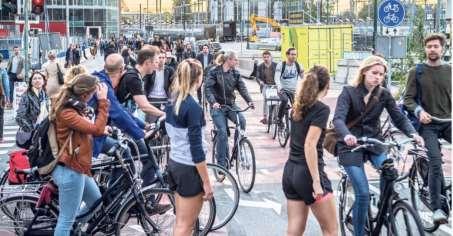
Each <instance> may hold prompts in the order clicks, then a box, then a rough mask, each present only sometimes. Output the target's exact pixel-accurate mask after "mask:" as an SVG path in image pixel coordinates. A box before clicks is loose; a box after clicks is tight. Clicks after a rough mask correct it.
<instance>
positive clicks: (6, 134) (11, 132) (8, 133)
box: [3, 130, 17, 136]
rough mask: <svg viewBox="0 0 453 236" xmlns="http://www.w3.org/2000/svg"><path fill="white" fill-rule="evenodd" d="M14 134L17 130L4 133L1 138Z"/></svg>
mask: <svg viewBox="0 0 453 236" xmlns="http://www.w3.org/2000/svg"><path fill="white" fill-rule="evenodd" d="M16 133H17V130H11V131H4V132H3V136H8V135H16Z"/></svg>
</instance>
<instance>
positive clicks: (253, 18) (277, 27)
mask: <svg viewBox="0 0 453 236" xmlns="http://www.w3.org/2000/svg"><path fill="white" fill-rule="evenodd" d="M256 22H264V23H267V24H270V25H271V27H272V29H273V30H274V32H280V24H279V23H278V22H277V21H276V20H274V19H271V18H268V17H264V16H257V15H255V14H252V15H251V16H250V25H251V26H252V35H250V38H249V41H250V42H256V41H257V40H258V35H257V33H256V32H257V30H258V27H257V26H256Z"/></svg>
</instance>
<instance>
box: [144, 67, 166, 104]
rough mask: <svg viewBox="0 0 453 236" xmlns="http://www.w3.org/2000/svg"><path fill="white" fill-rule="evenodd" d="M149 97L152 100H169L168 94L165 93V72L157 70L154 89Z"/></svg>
mask: <svg viewBox="0 0 453 236" xmlns="http://www.w3.org/2000/svg"><path fill="white" fill-rule="evenodd" d="M148 95H149V97H152V98H167V93H166V92H165V79H164V70H156V75H155V79H154V87H153V89H152V90H151V92H150V93H149V94H148Z"/></svg>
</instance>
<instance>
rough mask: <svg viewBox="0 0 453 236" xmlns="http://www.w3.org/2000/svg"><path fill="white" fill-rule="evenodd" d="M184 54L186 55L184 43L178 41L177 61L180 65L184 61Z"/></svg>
mask: <svg viewBox="0 0 453 236" xmlns="http://www.w3.org/2000/svg"><path fill="white" fill-rule="evenodd" d="M183 53H184V43H183V42H182V40H181V39H178V40H177V41H176V59H177V62H178V63H179V62H181V61H182V60H183ZM175 69H176V68H175Z"/></svg>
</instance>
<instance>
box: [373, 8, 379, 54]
mask: <svg viewBox="0 0 453 236" xmlns="http://www.w3.org/2000/svg"><path fill="white" fill-rule="evenodd" d="M373 6H374V16H373V50H376V41H377V21H378V19H377V17H378V16H377V15H378V9H377V0H373Z"/></svg>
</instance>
